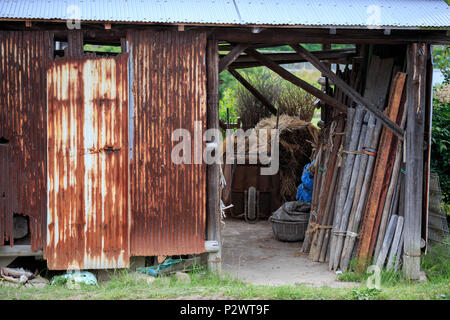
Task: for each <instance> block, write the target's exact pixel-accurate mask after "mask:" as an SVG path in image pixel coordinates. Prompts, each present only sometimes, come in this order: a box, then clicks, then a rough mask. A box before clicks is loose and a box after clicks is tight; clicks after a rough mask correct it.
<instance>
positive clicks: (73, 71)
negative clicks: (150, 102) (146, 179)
mask: <svg viewBox="0 0 450 320" xmlns="http://www.w3.org/2000/svg"><path fill="white" fill-rule="evenodd" d="M127 59H128V55H127V54H123V55H119V56H117V57H115V58H100V59H99V58H76V57H70V58H64V59H59V60H57V61H55V63H54V64H53V66H52V67H51V68H50V69H49V70H48V74H47V75H48V128H49V129H48V130H49V135H48V137H49V138H48V177H49V188H48V197H49V214H48V217H49V221H48V233H49V240H48V243H47V254H46V255H47V260H48V265H49V268H50V269H73V268H80V269H104V268H123V267H128V265H129V250H128V247H129V245H128V200H127V199H128V188H127V183H128V182H127V179H128V152H127V150H128V138H127V137H128V121H127V119H128V95H127V88H128V81H127Z"/></svg>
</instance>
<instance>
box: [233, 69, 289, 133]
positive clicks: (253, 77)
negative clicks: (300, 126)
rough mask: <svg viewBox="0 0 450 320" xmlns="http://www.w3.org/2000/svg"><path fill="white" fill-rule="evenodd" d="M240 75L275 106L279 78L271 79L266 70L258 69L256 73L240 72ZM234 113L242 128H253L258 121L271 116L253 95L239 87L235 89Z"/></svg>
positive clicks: (279, 87)
mask: <svg viewBox="0 0 450 320" xmlns="http://www.w3.org/2000/svg"><path fill="white" fill-rule="evenodd" d="M241 75H242V76H243V77H244V78H246V80H247V81H248V82H249V83H250V84H251V85H252V86H253V87H254V88H255V89H256V90H258V91H259V92H260V93H261V94H262V95H263V96H264V97H265V98H266V99H267V100H268V101H269V102H270V103H272V105H275V104H276V101H277V100H278V96H279V93H280V89H281V81H280V79H279V78H275V77H273V76H272V74H271V72H270V71H268V70H267V69H260V72H258V73H254V72H251V73H250V72H248V73H246V74H244V73H243V72H242V73H241ZM236 112H237V114H238V115H239V117H240V118H241V121H242V124H243V126H244V127H254V126H255V125H256V124H257V123H258V122H259V120H261V119H263V118H267V117H270V116H271V115H272V114H271V113H270V111H269V110H267V108H266V107H265V106H264V105H262V103H261V102H259V100H258V99H256V98H255V96H253V94H251V93H250V92H249V91H248V90H247V89H246V88H244V87H243V86H241V85H239V86H237V88H236Z"/></svg>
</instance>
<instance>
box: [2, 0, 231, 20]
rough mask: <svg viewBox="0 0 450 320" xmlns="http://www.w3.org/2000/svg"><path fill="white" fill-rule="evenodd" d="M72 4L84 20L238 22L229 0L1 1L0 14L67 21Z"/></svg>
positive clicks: (7, 16)
mask: <svg viewBox="0 0 450 320" xmlns="http://www.w3.org/2000/svg"><path fill="white" fill-rule="evenodd" d="M71 5H75V6H78V7H79V8H80V14H81V20H83V21H123V22H153V23H230V24H237V23H239V17H238V15H237V13H236V10H235V7H234V4H233V1H232V0H228V1H214V0H170V1H164V0H145V1H143V0H127V1H122V0H120V1H119V0H104V1H102V0H95V1H94V0H72V1H61V0H34V1H30V0H2V1H1V2H0V12H1V17H4V18H24V19H50V20H55V19H57V20H66V19H68V18H69V17H70V16H71V15H72V14H73V12H74V11H71V9H68V7H69V6H71ZM68 11H69V12H68Z"/></svg>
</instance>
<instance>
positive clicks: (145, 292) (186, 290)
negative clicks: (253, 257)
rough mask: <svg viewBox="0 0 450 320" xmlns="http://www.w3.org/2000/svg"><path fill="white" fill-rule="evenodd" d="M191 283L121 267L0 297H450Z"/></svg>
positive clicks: (399, 287)
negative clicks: (85, 280) (105, 276)
mask: <svg viewBox="0 0 450 320" xmlns="http://www.w3.org/2000/svg"><path fill="white" fill-rule="evenodd" d="M190 278H191V282H190V283H181V282H179V281H177V280H176V278H175V277H173V276H169V277H161V278H157V279H155V281H153V282H152V283H150V284H147V282H146V281H145V280H142V279H140V278H139V277H137V276H136V274H134V273H128V272H127V271H123V270H122V271H119V272H116V273H115V274H114V275H112V276H111V279H110V280H109V281H105V282H102V283H100V284H99V286H82V288H80V289H68V288H66V287H65V286H63V285H56V286H48V287H46V288H43V289H37V288H25V287H18V288H16V287H0V299H89V300H96V299H112V300H116V299H168V298H176V297H190V298H192V299H197V298H198V297H209V298H213V299H214V298H218V299H221V298H234V299H288V300H293V299H315V300H323V299H326V300H331V299H342V300H354V299H356V300H362V299H449V298H450V280H449V279H448V278H447V279H441V281H439V282H433V283H428V284H423V283H409V284H407V283H401V284H396V285H391V286H382V288H381V290H379V291H378V290H370V289H368V288H365V287H364V286H362V287H361V288H356V289H355V288H354V289H352V288H328V287H309V286H305V285H290V286H261V285H251V284H245V283H243V282H241V281H239V280H236V279H232V278H231V277H229V276H219V275H217V274H213V273H209V272H206V271H205V270H204V269H203V268H197V269H196V270H195V271H193V272H191V273H190Z"/></svg>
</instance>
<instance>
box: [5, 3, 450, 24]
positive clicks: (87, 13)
mask: <svg viewBox="0 0 450 320" xmlns="http://www.w3.org/2000/svg"><path fill="white" fill-rule="evenodd" d="M72 6H76V7H72ZM74 8H75V9H74ZM77 8H78V9H79V10H78V9H77ZM77 10H78V11H77ZM77 14H79V16H80V20H81V21H100V22H127V23H133V22H139V23H165V24H167V23H186V24H209V25H221V24H222V25H290V26H321V27H329V26H340V27H345V26H347V27H360V28H366V27H367V26H369V25H376V26H379V27H391V28H422V27H435V28H448V27H449V26H450V22H449V21H450V8H449V6H448V5H447V4H446V3H445V1H444V0H330V1H323V0H318V1H313V0H282V1H280V0H276V1H275V0H258V1H255V0H253V1H249V0H224V1H216V0H170V1H164V0H127V1H122V0H72V1H60V0H33V1H30V0H3V1H1V2H0V19H39V20H61V21H66V19H71V18H73V17H75V15H77Z"/></svg>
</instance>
